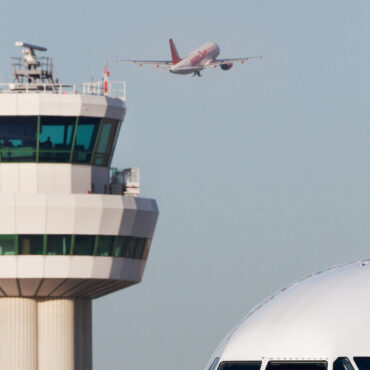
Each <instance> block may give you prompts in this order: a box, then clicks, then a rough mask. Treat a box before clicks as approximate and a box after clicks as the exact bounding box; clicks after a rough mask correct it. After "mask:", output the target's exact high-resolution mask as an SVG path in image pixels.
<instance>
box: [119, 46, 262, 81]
mask: <svg viewBox="0 0 370 370" xmlns="http://www.w3.org/2000/svg"><path fill="white" fill-rule="evenodd" d="M169 41H170V49H171V56H172V60H128V59H120V60H119V61H121V62H127V63H135V64H138V65H139V66H142V65H146V64H149V65H154V66H155V67H157V68H167V69H169V71H170V72H172V73H176V74H182V75H184V74H189V73H193V76H195V75H196V76H200V71H202V70H203V69H205V68H209V67H217V66H220V67H221V69H222V70H224V71H227V70H229V69H230V68H231V67H232V66H233V64H234V63H244V62H246V61H248V60H251V59H262V57H261V56H258V57H247V58H229V59H216V58H217V57H218V55H219V54H220V48H219V46H218V45H217V44H216V43H215V42H206V43H205V44H203V45H201V46H200V47H198V48H196V49H195V50H193V51H192V52H191V53H190V54H188V55H187V56H185V57H184V58H180V56H179V53H178V52H177V49H176V46H175V43H174V42H173V40H172V39H170V40H169Z"/></svg>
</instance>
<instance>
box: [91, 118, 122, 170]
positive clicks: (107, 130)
mask: <svg viewBox="0 0 370 370" xmlns="http://www.w3.org/2000/svg"><path fill="white" fill-rule="evenodd" d="M116 130H117V121H114V120H107V119H104V120H103V121H102V123H101V129H100V135H99V138H98V143H97V146H96V153H95V158H94V164H95V165H97V166H106V165H107V163H108V160H109V156H110V151H111V148H112V146H113V141H114V138H115V134H116Z"/></svg>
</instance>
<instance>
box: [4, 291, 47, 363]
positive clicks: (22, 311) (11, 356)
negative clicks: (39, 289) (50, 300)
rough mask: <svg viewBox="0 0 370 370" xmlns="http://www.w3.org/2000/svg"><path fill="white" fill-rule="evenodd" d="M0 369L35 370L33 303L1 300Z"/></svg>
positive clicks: (35, 332)
mask: <svg viewBox="0 0 370 370" xmlns="http://www.w3.org/2000/svg"><path fill="white" fill-rule="evenodd" d="M0 369H17V370H37V302H36V300H34V299H29V298H7V297H4V298H0ZM49 369H51V368H49Z"/></svg>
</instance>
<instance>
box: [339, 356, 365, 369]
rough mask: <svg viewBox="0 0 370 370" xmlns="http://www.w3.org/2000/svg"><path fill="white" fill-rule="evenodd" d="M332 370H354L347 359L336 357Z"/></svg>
mask: <svg viewBox="0 0 370 370" xmlns="http://www.w3.org/2000/svg"><path fill="white" fill-rule="evenodd" d="M333 370H354V368H353V366H352V364H351V361H350V360H349V359H348V358H347V357H338V358H337V359H336V360H335V361H334V364H333ZM360 370H361V369H360Z"/></svg>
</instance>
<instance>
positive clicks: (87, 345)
mask: <svg viewBox="0 0 370 370" xmlns="http://www.w3.org/2000/svg"><path fill="white" fill-rule="evenodd" d="M91 357H92V356H91V301H90V300H84V299H63V298H56V299H42V300H39V302H38V370H50V369H53V370H91V368H92V365H91Z"/></svg>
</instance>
